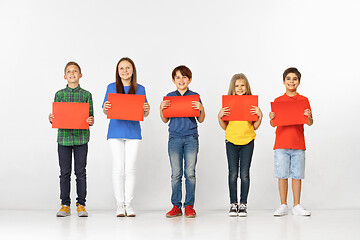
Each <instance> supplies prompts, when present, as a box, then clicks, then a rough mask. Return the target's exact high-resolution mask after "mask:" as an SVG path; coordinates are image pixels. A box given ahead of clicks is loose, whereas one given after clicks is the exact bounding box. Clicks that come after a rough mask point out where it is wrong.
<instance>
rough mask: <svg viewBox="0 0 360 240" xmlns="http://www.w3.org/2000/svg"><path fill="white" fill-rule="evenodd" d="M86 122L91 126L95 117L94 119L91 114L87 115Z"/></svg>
mask: <svg viewBox="0 0 360 240" xmlns="http://www.w3.org/2000/svg"><path fill="white" fill-rule="evenodd" d="M86 122H87V123H88V124H89V125H90V126H92V125H94V122H95V119H94V117H93V116H91V117H88V119H86Z"/></svg>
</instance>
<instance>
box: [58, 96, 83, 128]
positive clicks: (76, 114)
mask: <svg viewBox="0 0 360 240" xmlns="http://www.w3.org/2000/svg"><path fill="white" fill-rule="evenodd" d="M53 114H54V118H53V120H52V127H53V128H62V129H89V123H87V122H86V120H87V119H88V118H89V103H75V102H53Z"/></svg>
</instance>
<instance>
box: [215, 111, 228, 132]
mask: <svg viewBox="0 0 360 240" xmlns="http://www.w3.org/2000/svg"><path fill="white" fill-rule="evenodd" d="M229 114H230V108H229V107H225V108H222V109H220V112H219V114H218V121H219V125H220V127H221V128H222V129H224V130H226V127H227V125H228V124H229V122H228V121H224V120H222V117H223V116H228V115H229Z"/></svg>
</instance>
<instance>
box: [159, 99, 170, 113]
mask: <svg viewBox="0 0 360 240" xmlns="http://www.w3.org/2000/svg"><path fill="white" fill-rule="evenodd" d="M168 107H170V100H165V101H162V102H161V104H160V110H161V111H162V110H163V109H165V108H168Z"/></svg>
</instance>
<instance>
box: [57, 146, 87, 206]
mask: <svg viewBox="0 0 360 240" xmlns="http://www.w3.org/2000/svg"><path fill="white" fill-rule="evenodd" d="M73 152H74V165H75V176H76V192H77V195H78V197H77V199H76V200H77V203H79V204H81V205H83V206H85V201H86V162H87V161H86V157H87V152H88V145H87V143H86V144H83V145H75V146H62V145H60V144H58V154H59V165H60V198H61V204H63V205H67V206H70V201H71V200H70V185H71V183H70V177H71V168H72V167H71V165H72V153H73Z"/></svg>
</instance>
